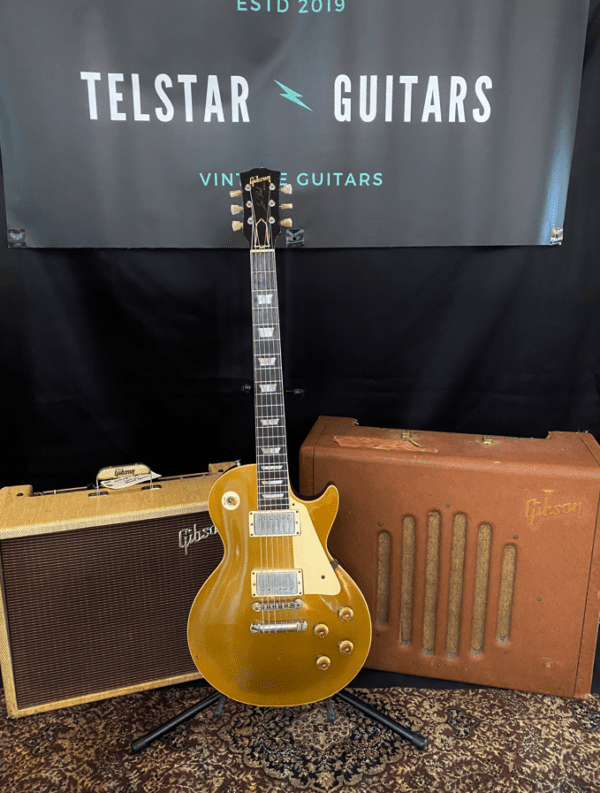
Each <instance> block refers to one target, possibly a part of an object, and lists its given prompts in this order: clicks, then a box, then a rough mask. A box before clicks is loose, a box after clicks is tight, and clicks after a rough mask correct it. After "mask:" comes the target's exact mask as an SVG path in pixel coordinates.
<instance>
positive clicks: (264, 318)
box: [250, 248, 290, 510]
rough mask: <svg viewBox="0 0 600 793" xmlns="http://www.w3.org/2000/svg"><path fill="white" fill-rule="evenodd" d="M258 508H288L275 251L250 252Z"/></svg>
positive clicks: (268, 249)
mask: <svg viewBox="0 0 600 793" xmlns="http://www.w3.org/2000/svg"><path fill="white" fill-rule="evenodd" d="M250 265H251V276H252V337H253V348H254V349H253V352H254V413H255V425H256V470H257V487H258V509H259V510H274V509H289V505H290V502H289V491H288V458H287V445H286V430H285V405H284V389H283V374H282V361H281V332H280V324H279V303H278V300H277V272H276V268H275V251H274V250H273V249H272V248H265V249H260V250H252V251H251V252H250Z"/></svg>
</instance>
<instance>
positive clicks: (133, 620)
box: [0, 512, 223, 708]
mask: <svg viewBox="0 0 600 793" xmlns="http://www.w3.org/2000/svg"><path fill="white" fill-rule="evenodd" d="M193 524H197V526H198V528H199V529H200V528H202V527H210V526H211V520H210V517H209V516H208V513H207V512H201V513H197V514H192V515H180V516H175V517H168V518H161V519H158V520H144V521H138V522H130V523H126V524H117V525H114V526H95V527H90V528H85V529H81V530H79V531H75V532H73V531H68V532H57V533H55V534H49V535H45V536H31V537H23V538H15V539H9V540H5V541H3V542H2V543H1V544H0V549H1V554H2V568H3V572H4V590H5V599H6V607H7V612H8V614H9V615H10V624H9V627H10V643H11V650H12V659H13V666H14V680H15V689H16V693H17V700H18V703H19V707H20V708H28V707H31V706H35V705H40V704H42V703H45V702H48V701H50V700H62V699H72V698H77V697H80V696H82V695H86V694H89V693H90V692H91V691H105V690H108V689H115V688H120V687H125V686H134V685H136V684H141V683H144V682H146V681H149V680H160V679H162V678H168V677H173V676H178V675H185V674H189V673H193V672H195V671H196V669H195V666H194V664H193V662H192V660H191V657H190V653H189V650H188V647H187V641H186V627H187V616H188V613H189V609H190V606H191V603H192V601H193V599H194V597H195V595H196V593H197V592H198V590H199V589H200V587H201V585H202V584H203V583H204V581H205V580H206V578H207V577H208V575H209V574H210V573H211V572H212V570H213V569H214V568H215V567H216V565H217V564H218V562H219V561H220V559H221V556H222V554H223V546H222V543H221V539H220V538H219V536H218V535H216V534H214V535H210V536H208V537H207V538H206V539H205V540H203V543H202V551H203V553H202V559H201V563H200V564H193V563H191V561H190V556H189V555H186V554H185V553H184V551H183V550H182V549H181V548H180V547H179V544H178V537H179V532H180V531H182V530H183V529H188V528H190V527H191V526H193Z"/></svg>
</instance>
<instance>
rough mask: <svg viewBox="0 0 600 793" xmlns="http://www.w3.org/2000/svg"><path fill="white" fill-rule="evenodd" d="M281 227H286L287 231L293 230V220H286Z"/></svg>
mask: <svg viewBox="0 0 600 793" xmlns="http://www.w3.org/2000/svg"><path fill="white" fill-rule="evenodd" d="M279 225H280V226H285V228H286V229H291V228H292V219H291V218H284V219H283V220H282V221H281V222H280V224H279Z"/></svg>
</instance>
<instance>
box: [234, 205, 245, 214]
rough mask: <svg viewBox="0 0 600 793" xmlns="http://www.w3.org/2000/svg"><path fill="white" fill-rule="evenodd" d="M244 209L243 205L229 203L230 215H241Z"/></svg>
mask: <svg viewBox="0 0 600 793" xmlns="http://www.w3.org/2000/svg"><path fill="white" fill-rule="evenodd" d="M243 211H244V207H241V206H240V205H239V204H232V205H231V214H232V215H241V214H242V212H243Z"/></svg>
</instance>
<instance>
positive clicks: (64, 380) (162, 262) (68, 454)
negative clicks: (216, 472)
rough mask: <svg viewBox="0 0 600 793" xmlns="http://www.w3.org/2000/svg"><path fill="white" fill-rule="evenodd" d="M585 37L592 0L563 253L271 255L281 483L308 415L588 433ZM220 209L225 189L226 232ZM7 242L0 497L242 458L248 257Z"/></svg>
mask: <svg viewBox="0 0 600 793" xmlns="http://www.w3.org/2000/svg"><path fill="white" fill-rule="evenodd" d="M599 45H600V0H594V2H592V6H591V10H590V22H589V29H588V37H587V45H586V53H585V61H584V70H583V83H582V93H581V100H580V110H579V120H578V130H577V136H576V143H575V152H574V162H573V169H572V176H571V185H570V191H569V199H568V203H567V214H566V221H565V241H564V243H563V245H562V246H554V247H546V248H533V247H532V248H501V247H496V248H475V249H471V248H469V249H467V248H452V249H437V248H436V249H418V248H409V249H365V250H331V251H322V250H282V251H280V253H279V256H278V261H279V277H280V299H281V308H282V321H283V332H284V336H283V349H284V376H285V380H286V386H287V388H289V389H304V390H305V396H304V398H303V399H298V398H297V397H294V396H293V395H290V398H289V400H288V405H287V414H288V429H289V435H290V450H291V462H292V474H293V476H295V475H296V473H297V450H298V448H299V446H300V444H301V442H302V440H303V439H304V437H305V436H306V434H307V432H308V430H309V429H310V427H311V426H312V424H313V422H314V420H315V419H316V417H317V416H318V415H319V414H337V415H345V416H353V417H355V418H357V419H358V420H359V421H360V423H361V424H367V425H369V424H370V425H380V426H392V427H410V428H421V429H439V430H448V431H464V432H477V433H486V434H487V433H498V434H509V435H517V436H540V437H541V436H544V435H545V434H546V433H547V432H548V431H549V430H552V429H559V430H586V429H587V430H590V431H591V432H593V433H595V434H596V436H597V437H598V438H600V400H599V397H598V387H597V386H598V378H599V376H600V368H599V356H598V351H599V349H600V334H599V330H600V328H599V321H600V320H599V317H600V267H599V259H600V257H599V255H598V253H599V241H600V233H599V232H600V147H599V146H598V141H599V140H600V114H598V107H599V106H600V46H599ZM228 207H229V198H228V196H227V193H226V191H225V192H224V195H223V223H228V222H229V219H228ZM0 214H1V215H2V216H4V212H3V208H2V207H0ZM348 222H353V219H352V218H349V221H348ZM2 234H3V239H2V244H1V246H0V300H1V306H2V310H1V311H0V366H1V370H0V371H1V373H2V379H1V383H2V387H1V389H0V407H1V413H0V416H1V421H0V441H1V444H0V448H1V449H2V455H1V457H0V484H1V485H9V484H29V483H30V484H33V485H34V487H35V488H36V489H39V488H51V487H69V486H74V485H79V484H86V483H88V482H91V481H92V480H93V479H94V477H95V474H96V472H97V470H98V469H99V468H100V467H102V466H104V465H107V464H113V463H114V464H120V463H127V462H133V461H143V462H146V463H148V464H149V465H151V466H152V467H153V469H154V470H155V471H157V472H159V473H161V474H164V475H167V474H177V473H188V472H192V471H199V470H204V469H205V468H206V465H207V463H208V462H217V461H221V460H229V459H235V458H239V457H241V458H242V459H243V460H244V461H246V462H250V461H252V459H253V431H254V425H253V415H252V409H253V406H252V397H251V396H249V395H247V394H245V393H244V392H243V391H242V387H243V385H244V384H245V383H249V382H251V377H252V366H251V363H252V361H251V339H250V283H249V264H248V254H247V252H246V251H241V250H197V251H192V250H188V251H166V250H163V251H146V250H138V251H125V250H110V251H106V250H104V251H103V250H71V251H66V250H45V251H41V250H18V249H7V247H6V229H5V228H3V229H2Z"/></svg>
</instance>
